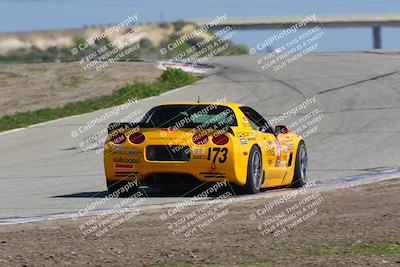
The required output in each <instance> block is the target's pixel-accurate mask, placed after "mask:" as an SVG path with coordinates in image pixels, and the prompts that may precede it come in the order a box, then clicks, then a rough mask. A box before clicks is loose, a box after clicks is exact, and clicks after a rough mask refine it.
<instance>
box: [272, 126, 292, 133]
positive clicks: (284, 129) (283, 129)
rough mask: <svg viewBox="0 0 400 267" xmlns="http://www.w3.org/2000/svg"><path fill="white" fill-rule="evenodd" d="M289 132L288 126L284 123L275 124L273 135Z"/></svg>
mask: <svg viewBox="0 0 400 267" xmlns="http://www.w3.org/2000/svg"><path fill="white" fill-rule="evenodd" d="M285 133H290V130H289V128H288V127H287V126H286V125H276V126H275V135H278V134H285Z"/></svg>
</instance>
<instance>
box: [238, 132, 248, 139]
mask: <svg viewBox="0 0 400 267" xmlns="http://www.w3.org/2000/svg"><path fill="white" fill-rule="evenodd" d="M237 136H238V137H239V138H242V137H247V136H249V133H241V132H238V133H237Z"/></svg>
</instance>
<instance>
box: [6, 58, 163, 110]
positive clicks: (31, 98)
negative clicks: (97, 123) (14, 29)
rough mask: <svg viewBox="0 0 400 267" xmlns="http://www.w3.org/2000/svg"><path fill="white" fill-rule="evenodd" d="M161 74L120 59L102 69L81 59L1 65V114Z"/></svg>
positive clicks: (149, 66) (102, 91)
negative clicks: (84, 66) (91, 65)
mask: <svg viewBox="0 0 400 267" xmlns="http://www.w3.org/2000/svg"><path fill="white" fill-rule="evenodd" d="M161 73H162V71H160V70H159V69H157V68H156V66H155V64H154V63H144V62H117V63H113V64H111V65H110V67H107V68H105V69H104V70H101V71H96V69H95V68H92V69H89V70H84V69H83V67H82V66H81V65H80V63H79V62H70V63H40V64H9V65H0V117H2V116H4V115H10V114H13V113H16V112H26V111H34V110H38V109H41V108H47V107H49V108H52V107H59V106H62V105H64V104H67V103H71V102H76V101H80V100H85V99H89V98H93V97H96V96H101V95H109V94H111V93H112V91H114V90H117V89H120V88H121V87H123V86H125V85H127V84H131V83H133V82H135V81H144V82H152V81H154V80H156V79H157V77H159V76H160V75H161Z"/></svg>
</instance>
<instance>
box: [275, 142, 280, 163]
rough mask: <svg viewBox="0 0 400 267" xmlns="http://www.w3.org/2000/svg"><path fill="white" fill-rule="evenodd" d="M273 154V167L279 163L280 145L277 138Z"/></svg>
mask: <svg viewBox="0 0 400 267" xmlns="http://www.w3.org/2000/svg"><path fill="white" fill-rule="evenodd" d="M275 156H276V162H275V167H278V166H279V164H280V163H281V146H280V144H279V141H278V139H275Z"/></svg>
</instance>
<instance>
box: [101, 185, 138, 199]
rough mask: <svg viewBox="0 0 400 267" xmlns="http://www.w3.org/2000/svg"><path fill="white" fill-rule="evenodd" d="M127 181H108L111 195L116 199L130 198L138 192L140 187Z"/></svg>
mask: <svg viewBox="0 0 400 267" xmlns="http://www.w3.org/2000/svg"><path fill="white" fill-rule="evenodd" d="M128 183H129V182H126V181H107V189H108V193H109V194H113V195H114V196H115V197H129V196H131V195H132V194H134V193H136V192H137V191H138V187H137V186H135V185H134V184H133V182H131V185H128Z"/></svg>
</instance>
